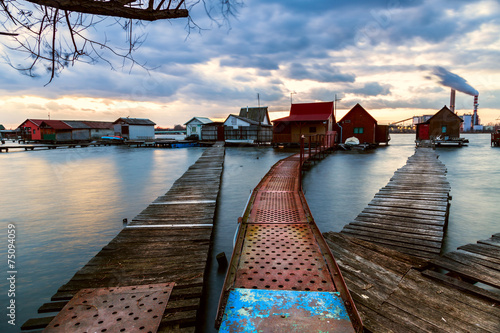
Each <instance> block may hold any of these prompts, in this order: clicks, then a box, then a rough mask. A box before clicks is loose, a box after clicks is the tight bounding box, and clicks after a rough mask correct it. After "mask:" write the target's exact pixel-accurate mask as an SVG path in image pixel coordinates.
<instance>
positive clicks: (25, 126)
mask: <svg viewBox="0 0 500 333" xmlns="http://www.w3.org/2000/svg"><path fill="white" fill-rule="evenodd" d="M42 122H43V119H26V120H25V121H24V122H22V124H21V125H19V126H18V127H17V128H18V129H19V132H20V134H21V137H22V138H23V139H24V140H28V141H35V140H42V133H41V131H40V125H41V124H42Z"/></svg>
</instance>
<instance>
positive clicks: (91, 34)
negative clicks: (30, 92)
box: [0, 0, 240, 84]
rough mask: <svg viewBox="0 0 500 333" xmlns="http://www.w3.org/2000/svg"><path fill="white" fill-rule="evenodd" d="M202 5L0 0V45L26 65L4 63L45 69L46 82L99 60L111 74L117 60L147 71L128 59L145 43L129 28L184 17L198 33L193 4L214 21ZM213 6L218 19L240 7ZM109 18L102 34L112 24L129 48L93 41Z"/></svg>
mask: <svg viewBox="0 0 500 333" xmlns="http://www.w3.org/2000/svg"><path fill="white" fill-rule="evenodd" d="M207 1H210V0H169V1H168V2H167V1H165V0H0V25H1V26H0V29H1V30H3V31H0V36H6V37H5V38H3V39H2V40H0V42H2V43H4V44H5V45H6V47H7V48H8V49H9V50H11V51H12V52H17V53H21V54H26V55H27V58H26V59H25V65H23V64H22V61H16V65H13V64H12V63H11V61H10V57H9V56H8V55H7V54H4V55H3V58H4V59H6V60H7V61H8V63H9V65H10V66H11V67H13V68H15V69H17V70H18V71H20V72H21V73H23V74H26V75H28V76H38V75H39V74H37V72H36V70H37V68H39V67H40V65H43V66H45V69H46V70H47V72H48V73H49V76H50V79H49V81H48V83H50V82H52V81H53V79H54V78H55V77H57V75H58V73H59V72H61V71H62V70H63V69H64V68H65V67H67V66H69V65H70V64H71V65H74V64H75V63H76V62H77V61H78V62H84V63H96V62H97V61H98V60H100V61H104V62H106V63H107V64H108V65H109V66H110V67H111V69H113V70H114V69H115V68H114V66H113V64H112V62H111V61H110V59H111V58H113V57H119V58H122V60H123V63H122V66H123V67H125V66H127V65H130V70H131V69H132V68H133V67H134V66H135V65H138V66H141V67H142V68H144V69H146V70H148V68H146V64H145V63H138V62H137V61H136V60H135V59H134V57H133V53H134V52H135V51H136V50H137V49H138V48H139V47H140V46H141V44H142V43H143V42H144V39H145V34H141V33H139V34H137V33H136V31H137V29H135V28H134V25H136V26H142V25H144V24H143V23H142V22H144V21H156V20H163V19H174V18H182V17H186V18H187V24H186V30H187V33H188V35H189V34H190V32H191V30H192V29H195V30H198V31H201V30H202V28H201V27H200V26H198V25H197V24H196V23H195V22H194V21H193V20H192V18H191V17H190V16H189V12H190V11H191V9H192V8H193V7H194V6H195V5H198V4H203V6H204V7H205V11H206V13H207V16H208V17H209V18H210V19H211V20H213V21H216V20H215V18H214V17H213V16H212V13H211V11H212V7H209V6H207ZM213 1H216V2H217V3H219V5H220V9H221V12H220V13H221V14H222V17H223V20H227V18H228V16H231V15H234V11H233V7H234V5H240V3H239V2H238V1H239V0H213ZM181 7H183V8H181ZM217 16H219V15H217ZM2 17H3V20H2ZM110 17H111V18H113V19H114V20H115V21H114V23H113V24H112V25H111V26H110V25H108V26H107V27H106V28H105V29H112V26H113V25H115V24H116V25H118V26H119V27H120V28H121V29H123V31H124V32H125V36H126V38H125V40H126V43H127V44H128V45H127V47H126V48H124V49H119V48H118V47H117V46H111V45H108V43H110V41H109V40H108V38H107V37H106V33H104V37H103V40H101V41H97V40H95V38H96V37H95V32H97V31H102V29H101V28H102V25H101V24H102V23H103V22H104V20H106V19H110ZM216 22H217V21H216ZM217 24H219V25H220V23H219V22H217ZM139 30H140V29H139ZM105 31H106V30H105ZM108 57H110V58H108ZM48 83H47V84H48Z"/></svg>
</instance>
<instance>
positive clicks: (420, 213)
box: [363, 206, 446, 219]
mask: <svg viewBox="0 0 500 333" xmlns="http://www.w3.org/2000/svg"><path fill="white" fill-rule="evenodd" d="M363 212H366V213H375V214H387V215H392V216H402V217H414V218H420V219H435V218H436V217H442V218H444V217H445V216H446V212H439V211H434V210H419V209H405V208H399V207H385V206H368V207H366V208H365V209H364V210H363Z"/></svg>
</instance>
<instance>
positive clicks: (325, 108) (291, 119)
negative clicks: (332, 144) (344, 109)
mask: <svg viewBox="0 0 500 333" xmlns="http://www.w3.org/2000/svg"><path fill="white" fill-rule="evenodd" d="M273 124H274V125H273V143H274V144H298V143H299V142H300V137H301V136H302V135H304V136H306V137H307V136H313V135H316V134H327V133H328V132H331V131H333V130H334V129H335V117H334V115H333V102H318V103H300V104H292V106H291V108H290V115H289V116H288V117H284V118H280V119H276V120H274V121H273Z"/></svg>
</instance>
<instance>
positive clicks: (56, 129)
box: [18, 119, 114, 142]
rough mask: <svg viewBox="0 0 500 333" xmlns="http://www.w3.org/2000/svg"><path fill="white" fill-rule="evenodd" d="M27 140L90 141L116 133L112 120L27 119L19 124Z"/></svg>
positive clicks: (20, 131) (21, 133) (23, 136)
mask: <svg viewBox="0 0 500 333" xmlns="http://www.w3.org/2000/svg"><path fill="white" fill-rule="evenodd" d="M18 131H19V133H20V135H21V137H22V138H23V139H24V140H26V141H59V142H61V141H90V140H95V139H99V138H101V137H102V136H106V135H114V128H113V123H112V122H110V121H91V120H50V119H26V120H25V121H24V122H23V123H21V125H19V126H18Z"/></svg>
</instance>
